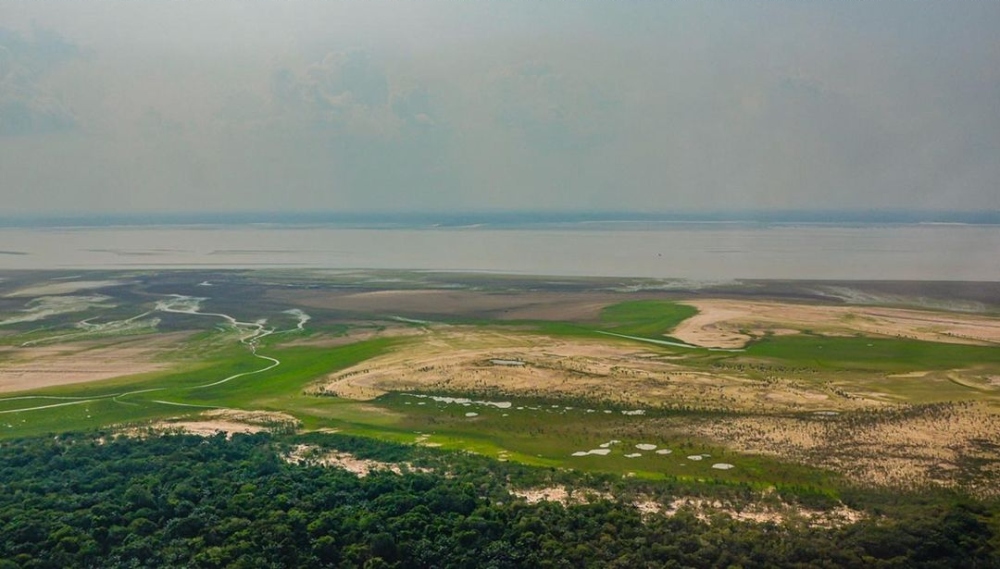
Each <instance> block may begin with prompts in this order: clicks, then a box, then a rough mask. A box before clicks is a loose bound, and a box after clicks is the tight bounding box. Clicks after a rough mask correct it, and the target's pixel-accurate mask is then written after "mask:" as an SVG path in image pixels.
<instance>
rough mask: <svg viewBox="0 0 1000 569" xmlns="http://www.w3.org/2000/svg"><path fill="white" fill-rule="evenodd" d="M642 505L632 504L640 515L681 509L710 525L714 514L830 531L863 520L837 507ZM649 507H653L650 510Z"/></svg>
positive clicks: (688, 501) (699, 502)
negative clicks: (798, 524) (794, 524)
mask: <svg viewBox="0 0 1000 569" xmlns="http://www.w3.org/2000/svg"><path fill="white" fill-rule="evenodd" d="M643 504H645V505H644V506H640V505H639V503H636V504H635V506H636V508H639V510H640V511H641V512H643V513H646V512H652V513H658V514H662V515H666V516H673V515H675V514H676V513H677V512H679V511H681V510H687V511H690V512H693V513H694V515H695V516H696V517H697V518H698V519H699V520H701V521H703V522H708V523H711V521H712V517H713V516H714V515H716V514H723V515H726V516H728V517H730V518H732V519H735V520H739V521H745V522H753V523H758V524H763V523H774V524H783V523H786V522H790V521H793V522H805V523H806V525H808V526H810V527H824V528H833V527H841V526H844V525H848V524H853V523H855V522H858V521H860V520H862V519H864V517H865V516H864V513H863V512H859V511H857V510H852V509H850V508H848V507H847V506H839V507H837V508H834V509H832V510H826V511H824V510H812V509H809V508H804V507H802V506H798V505H794V504H786V503H778V504H760V503H758V504H749V505H743V506H742V507H740V508H736V507H735V506H734V505H733V504H731V503H728V502H722V501H720V500H707V499H703V498H693V497H692V498H675V499H674V500H673V501H672V502H670V504H668V505H667V507H666V508H664V507H662V506H660V504H656V503H655V502H644V503H643ZM651 504H656V506H658V508H654V507H653V506H652V505H651Z"/></svg>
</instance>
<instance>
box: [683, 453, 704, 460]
mask: <svg viewBox="0 0 1000 569" xmlns="http://www.w3.org/2000/svg"><path fill="white" fill-rule="evenodd" d="M687 459H688V460H701V459H702V456H701V455H700V454H691V455H688V457H687Z"/></svg>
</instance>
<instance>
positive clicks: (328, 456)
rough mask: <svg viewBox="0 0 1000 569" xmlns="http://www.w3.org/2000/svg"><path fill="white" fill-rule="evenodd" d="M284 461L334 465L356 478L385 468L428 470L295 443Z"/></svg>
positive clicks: (394, 470) (396, 470) (393, 471)
mask: <svg viewBox="0 0 1000 569" xmlns="http://www.w3.org/2000/svg"><path fill="white" fill-rule="evenodd" d="M284 458H285V461H287V462H290V463H292V464H314V465H321V466H334V467H337V468H343V469H344V470H346V471H348V472H350V473H352V474H355V475H356V476H357V477H358V478H363V477H365V476H368V475H369V474H371V473H372V472H375V471H379V470H387V471H389V472H392V473H394V474H403V472H404V469H405V470H408V471H411V472H430V469H427V468H418V467H415V466H413V465H412V464H410V463H408V462H401V463H398V464H396V463H391V462H382V461H379V460H371V459H366V458H358V457H356V456H354V455H353V454H351V453H348V452H341V451H332V452H325V451H323V450H322V449H320V448H319V447H315V446H311V445H297V446H296V447H295V448H294V449H293V450H292V451H291V452H290V453H288V454H286V455H285V457H284Z"/></svg>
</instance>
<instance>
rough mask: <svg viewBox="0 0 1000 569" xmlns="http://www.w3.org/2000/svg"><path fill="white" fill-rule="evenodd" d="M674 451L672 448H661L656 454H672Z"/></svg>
mask: <svg viewBox="0 0 1000 569" xmlns="http://www.w3.org/2000/svg"><path fill="white" fill-rule="evenodd" d="M673 452H674V451H672V450H670V449H668V448H661V449H660V450H658V451H656V454H671V453H673Z"/></svg>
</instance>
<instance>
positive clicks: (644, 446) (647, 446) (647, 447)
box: [635, 443, 656, 450]
mask: <svg viewBox="0 0 1000 569" xmlns="http://www.w3.org/2000/svg"><path fill="white" fill-rule="evenodd" d="M635 448H637V449H639V450H656V445H654V444H650V443H639V444H637V445H635Z"/></svg>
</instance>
